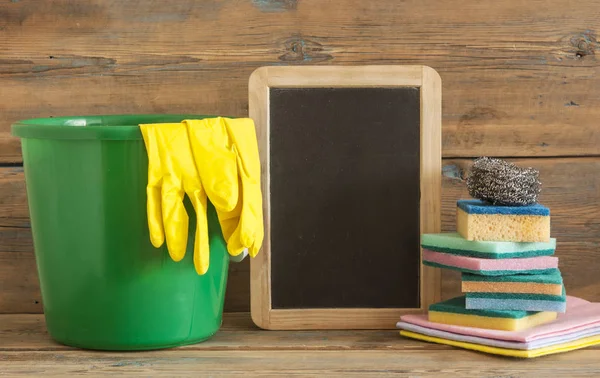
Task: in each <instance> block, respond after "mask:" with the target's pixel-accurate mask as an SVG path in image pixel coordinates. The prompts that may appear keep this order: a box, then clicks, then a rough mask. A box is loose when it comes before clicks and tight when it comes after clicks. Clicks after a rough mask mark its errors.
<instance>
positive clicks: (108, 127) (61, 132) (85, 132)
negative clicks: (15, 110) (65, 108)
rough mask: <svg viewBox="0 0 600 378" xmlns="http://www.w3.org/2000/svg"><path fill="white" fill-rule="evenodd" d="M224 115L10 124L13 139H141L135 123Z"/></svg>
mask: <svg viewBox="0 0 600 378" xmlns="http://www.w3.org/2000/svg"><path fill="white" fill-rule="evenodd" d="M214 117H225V118H233V117H228V116H217V115H208V114H178V113H146V114H104V115H80V116H60V117H47V118H44V117H41V118H29V119H23V120H19V121H16V122H14V123H12V125H11V134H12V135H13V136H16V137H19V138H25V139H94V140H142V133H141V131H140V128H139V124H143V123H169V122H181V121H183V120H185V119H203V118H214Z"/></svg>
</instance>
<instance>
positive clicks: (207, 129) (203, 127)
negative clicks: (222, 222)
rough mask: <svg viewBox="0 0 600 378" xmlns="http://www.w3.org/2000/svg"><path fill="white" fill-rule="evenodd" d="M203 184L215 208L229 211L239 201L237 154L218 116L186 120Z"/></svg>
mask: <svg viewBox="0 0 600 378" xmlns="http://www.w3.org/2000/svg"><path fill="white" fill-rule="evenodd" d="M184 122H185V124H186V125H187V128H188V132H189V135H190V144H191V146H192V151H193V154H194V161H195V162H196V167H197V169H198V173H199V175H200V179H201V181H202V186H203V188H204V190H205V191H206V194H207V195H208V198H209V199H210V201H211V203H212V204H213V205H214V206H215V208H216V209H219V210H222V211H231V210H233V208H234V207H235V206H236V204H237V203H238V193H239V189H238V172H237V162H236V155H235V152H234V151H233V149H232V146H231V141H230V140H229V135H228V133H227V129H226V127H225V124H224V121H223V119H222V118H221V117H218V118H209V119H203V120H186V121H184Z"/></svg>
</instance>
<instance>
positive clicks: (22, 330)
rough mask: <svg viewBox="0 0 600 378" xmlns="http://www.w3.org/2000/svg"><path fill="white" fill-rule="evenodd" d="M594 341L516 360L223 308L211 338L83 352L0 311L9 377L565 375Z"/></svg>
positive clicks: (592, 372)
mask: <svg viewBox="0 0 600 378" xmlns="http://www.w3.org/2000/svg"><path fill="white" fill-rule="evenodd" d="M598 351H600V347H597V346H596V347H590V348H587V349H582V350H578V351H573V352H569V353H565V354H560V355H554V356H547V357H544V358H537V359H532V360H518V359H509V358H500V357H496V356H491V355H485V354H482V353H478V352H472V351H465V350H461V349H457V348H451V347H448V346H444V345H437V344H430V343H425V342H419V341H414V340H409V339H405V338H402V337H400V336H399V335H398V333H397V332H396V331H318V332H317V331H264V330H260V329H258V328H256V327H255V326H254V325H253V323H252V321H251V320H250V315H249V314H247V313H239V314H227V315H226V316H225V318H224V324H223V327H222V328H221V330H220V331H219V332H217V334H216V335H215V336H214V337H213V338H212V339H210V340H208V341H206V342H204V343H200V344H196V345H190V346H185V347H181V348H175V349H168V350H162V351H154V352H136V353H106V352H89V351H82V350H78V349H73V348H69V347H66V346H63V345H59V344H56V343H54V342H53V341H52V340H51V339H50V338H49V337H48V335H47V333H46V330H45V323H44V321H43V317H42V316H41V315H0V352H1V354H0V356H1V357H0V371H2V372H3V373H4V374H8V375H10V376H19V375H27V376H33V375H36V376H37V375H54V376H64V375H67V374H78V375H100V374H103V375H104V374H111V375H113V374H124V375H138V376H139V375H152V376H184V375H186V376H187V375H193V376H198V375H202V376H205V375H206V376H209V375H210V376H212V375H221V374H227V375H242V374H243V375H244V376H278V377H280V376H328V377H329V376H361V377H362V376H374V375H386V376H387V375H391V374H395V375H401V376H419V377H422V376H439V375H443V376H461V377H462V376H494V377H500V376H503V377H504V376H518V377H539V376H541V375H547V376H569V377H594V376H597V375H598V374H600V363H598V359H597V356H598Z"/></svg>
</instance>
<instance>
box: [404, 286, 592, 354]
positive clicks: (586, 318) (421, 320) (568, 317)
mask: <svg viewBox="0 0 600 378" xmlns="http://www.w3.org/2000/svg"><path fill="white" fill-rule="evenodd" d="M400 320H401V321H402V322H405V323H410V324H415V325H418V326H421V327H426V328H431V329H437V330H440V331H446V332H452V333H457V334H461V335H468V336H475V337H485V338H488V339H496V340H505V341H517V342H522V343H526V342H531V341H533V340H539V339H543V338H547V337H556V336H561V335H568V334H570V333H572V332H579V331H582V330H586V329H591V328H594V327H598V326H600V303H592V302H588V301H586V300H584V299H581V298H577V297H572V296H568V295H567V312H565V313H562V314H558V318H557V319H556V320H555V321H553V322H550V323H546V324H542V325H539V326H537V327H533V328H529V329H526V330H522V331H497V330H493V329H483V328H473V327H461V326H455V325H447V324H441V323H433V322H430V321H428V320H427V314H424V315H404V316H402V317H401V318H400Z"/></svg>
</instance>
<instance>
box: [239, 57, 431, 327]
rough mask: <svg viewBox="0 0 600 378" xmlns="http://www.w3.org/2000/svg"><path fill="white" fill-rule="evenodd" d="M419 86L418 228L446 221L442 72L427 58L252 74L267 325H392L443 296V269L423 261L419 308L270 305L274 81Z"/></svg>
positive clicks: (259, 306) (256, 262) (260, 269)
mask: <svg viewBox="0 0 600 378" xmlns="http://www.w3.org/2000/svg"><path fill="white" fill-rule="evenodd" d="M402 86H410V87H419V88H420V93H421V113H420V114H421V131H420V140H421V146H420V147H421V148H420V151H421V152H420V154H421V156H420V164H421V167H420V174H421V182H420V189H421V204H420V231H421V233H434V232H440V228H441V224H440V223H441V220H440V218H441V210H440V209H441V122H442V120H441V118H442V116H441V110H442V109H441V103H442V84H441V78H440V76H439V75H438V73H437V72H436V71H435V70H434V69H432V68H430V67H427V66H384V65H382V66H300V67H298V66H286V67H261V68H258V69H257V70H255V71H254V72H253V73H252V75H251V76H250V79H249V115H250V118H252V119H253V120H254V122H255V124H256V129H257V137H258V144H259V150H260V159H261V166H262V192H263V208H264V220H265V239H264V243H263V248H262V251H261V253H259V254H258V255H257V256H256V257H255V258H253V259H252V260H251V263H250V264H251V265H250V277H251V283H250V292H251V315H252V320H253V321H254V323H255V324H256V325H257V326H259V327H261V328H263V329H272V330H284V329H285V330H292V329H393V328H394V327H395V324H396V322H397V321H398V320H399V317H400V316H401V315H404V314H410V313H423V312H424V311H426V310H427V308H428V306H429V305H430V304H432V303H434V302H436V301H439V300H440V296H441V279H440V272H439V269H436V268H431V267H427V266H424V265H423V264H421V273H420V296H421V297H420V305H421V306H420V308H408V309H402V308H398V309H370V308H344V309H339V308H331V309H273V308H272V306H271V277H270V272H271V265H270V264H271V263H270V262H271V247H270V228H271V227H270V226H271V219H270V207H271V206H270V190H269V188H270V172H269V170H270V168H269V166H270V164H269V163H270V156H269V153H270V152H269V129H270V125H269V88H272V87H273V88H317V87H324V88H325V87H327V88H336V87H339V88H348V87H350V88H360V87H388V88H389V87H402Z"/></svg>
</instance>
